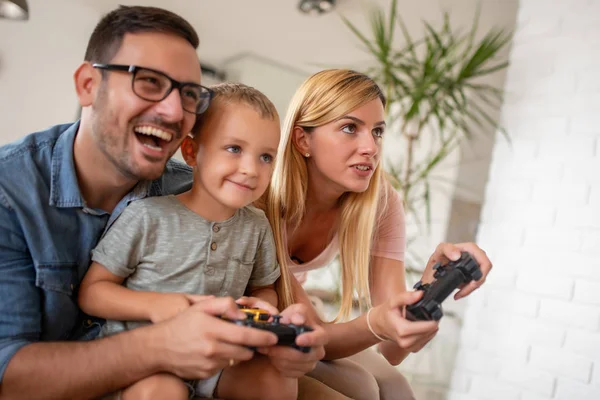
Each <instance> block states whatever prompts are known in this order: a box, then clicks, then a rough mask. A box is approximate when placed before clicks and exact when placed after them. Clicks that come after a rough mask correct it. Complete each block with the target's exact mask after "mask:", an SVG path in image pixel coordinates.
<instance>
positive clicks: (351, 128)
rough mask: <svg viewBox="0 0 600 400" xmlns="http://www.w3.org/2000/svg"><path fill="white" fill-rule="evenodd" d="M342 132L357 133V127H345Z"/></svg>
mask: <svg viewBox="0 0 600 400" xmlns="http://www.w3.org/2000/svg"><path fill="white" fill-rule="evenodd" d="M342 132H344V133H355V132H356V125H354V124H348V125H344V126H343V127H342Z"/></svg>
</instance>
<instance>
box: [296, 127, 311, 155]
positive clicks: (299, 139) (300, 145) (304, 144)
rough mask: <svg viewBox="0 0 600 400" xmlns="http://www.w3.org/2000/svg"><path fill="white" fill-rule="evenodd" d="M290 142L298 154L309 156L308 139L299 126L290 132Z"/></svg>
mask: <svg viewBox="0 0 600 400" xmlns="http://www.w3.org/2000/svg"><path fill="white" fill-rule="evenodd" d="M292 141H293V143H294V147H295V148H296V150H298V151H299V152H300V154H306V153H309V154H310V143H309V142H310V137H309V135H308V133H307V132H306V131H305V130H304V129H303V128H301V127H299V126H295V127H294V129H293V130H292Z"/></svg>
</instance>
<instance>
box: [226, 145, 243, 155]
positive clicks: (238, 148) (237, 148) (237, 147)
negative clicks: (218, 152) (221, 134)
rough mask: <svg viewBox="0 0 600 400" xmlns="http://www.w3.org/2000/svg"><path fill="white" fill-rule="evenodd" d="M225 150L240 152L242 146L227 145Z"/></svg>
mask: <svg viewBox="0 0 600 400" xmlns="http://www.w3.org/2000/svg"><path fill="white" fill-rule="evenodd" d="M226 150H227V151H228V152H230V153H234V154H237V153H240V152H241V151H242V148H241V147H240V146H227V148H226Z"/></svg>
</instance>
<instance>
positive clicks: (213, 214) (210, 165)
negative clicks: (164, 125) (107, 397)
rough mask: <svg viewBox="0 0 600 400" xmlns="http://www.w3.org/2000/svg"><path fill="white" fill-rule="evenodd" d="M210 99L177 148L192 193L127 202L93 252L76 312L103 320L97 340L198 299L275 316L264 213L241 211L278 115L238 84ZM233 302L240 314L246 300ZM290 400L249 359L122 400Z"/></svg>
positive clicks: (139, 388) (271, 143) (259, 177)
mask: <svg viewBox="0 0 600 400" xmlns="http://www.w3.org/2000/svg"><path fill="white" fill-rule="evenodd" d="M212 90H213V92H214V99H213V101H212V103H211V106H210V108H209V109H208V110H207V111H206V113H205V114H203V115H202V116H201V117H199V120H198V123H197V124H196V126H195V127H194V131H193V135H194V137H193V138H192V137H188V138H186V139H185V140H184V142H183V144H182V145H181V151H182V154H183V157H184V159H185V161H186V163H187V164H188V165H190V166H192V167H193V168H194V181H193V185H192V188H191V190H190V191H188V192H185V193H182V194H180V195H178V196H164V197H154V198H148V199H144V200H140V201H136V202H133V203H132V204H131V205H129V206H128V207H127V208H126V210H125V211H124V212H123V214H122V215H121V216H120V217H119V219H118V220H117V221H116V222H115V223H114V225H113V227H112V228H111V229H110V230H109V231H108V232H107V233H106V235H105V236H104V237H103V238H102V239H101V241H100V243H99V244H98V246H97V247H96V248H95V249H94V251H93V254H92V261H93V262H92V265H91V267H90V269H89V271H88V273H87V274H86V276H85V278H84V280H83V282H82V284H81V287H80V292H79V303H80V306H81V309H82V310H83V311H85V312H86V313H88V314H90V315H96V316H98V317H102V318H106V319H107V320H108V321H107V323H106V325H105V326H104V327H103V330H102V335H112V334H115V333H118V332H121V331H124V330H129V329H134V328H136V327H139V326H142V325H146V324H150V323H158V322H160V321H164V320H166V319H169V318H171V317H173V316H175V315H176V314H178V313H179V312H181V311H183V310H184V309H186V308H188V307H190V306H191V304H193V303H194V302H195V301H198V300H200V299H201V298H202V297H201V296H198V295H215V296H231V297H233V298H236V299H237V298H240V297H241V296H243V295H244V294H248V295H250V296H252V297H254V298H256V299H255V300H252V301H250V302H251V303H252V304H251V305H257V306H260V307H261V308H266V309H267V310H268V311H270V312H272V313H277V309H276V307H277V293H276V292H275V289H274V285H273V284H274V282H275V281H276V280H277V278H278V277H279V275H280V271H279V267H278V265H277V261H276V255H275V246H274V241H273V235H272V232H271V228H270V226H269V223H268V221H267V218H266V217H265V215H264V213H263V212H262V211H260V210H258V209H256V208H254V207H251V206H250V205H251V204H252V203H253V202H254V201H256V200H257V199H258V198H259V197H260V196H261V195H262V194H263V193H264V191H265V190H266V188H267V186H268V184H269V181H270V178H271V173H272V168H273V161H274V159H275V156H276V154H277V146H278V144H279V134H280V129H279V118H278V115H277V111H276V110H275V107H274V106H273V104H272V103H271V102H270V101H269V100H268V99H267V98H266V96H265V95H263V94H262V93H260V92H259V91H257V90H255V89H253V88H251V87H248V86H245V85H241V84H231V83H227V84H220V85H216V86H214V87H213V88H212ZM159 133H160V132H159ZM154 134H155V135H156V132H154ZM242 302H244V303H245V304H247V305H249V304H248V303H249V301H248V299H245V300H243V301H242ZM174 334H176V332H175V333H174ZM259 382H260V384H258V383H259ZM296 393H297V383H296V380H295V379H292V378H287V377H283V376H282V375H280V373H279V372H278V371H277V370H276V369H275V368H274V367H273V366H272V365H271V364H270V362H269V361H268V359H267V358H264V357H262V356H259V355H256V356H255V357H254V358H253V359H252V360H250V361H247V362H242V363H241V364H239V365H234V361H233V360H232V361H231V362H230V367H229V368H225V369H224V370H222V371H221V373H219V374H217V375H215V376H213V377H211V378H209V379H205V380H201V381H196V382H184V381H183V380H182V379H180V378H179V377H176V376H174V375H170V374H167V373H157V374H155V375H152V376H150V377H148V378H145V379H142V380H141V381H138V382H137V383H135V384H133V385H132V386H130V387H128V388H126V389H124V390H123V391H122V393H121V398H122V399H123V400H127V399H134V398H135V399H139V398H169V399H187V398H188V396H190V395H191V396H194V395H195V396H200V397H212V396H218V397H223V398H227V399H237V398H246V399H247V398H268V397H273V396H275V397H277V398H284V397H289V398H296Z"/></svg>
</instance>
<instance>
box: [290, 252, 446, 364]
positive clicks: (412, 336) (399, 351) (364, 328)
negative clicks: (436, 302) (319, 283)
mask: <svg viewBox="0 0 600 400" xmlns="http://www.w3.org/2000/svg"><path fill="white" fill-rule="evenodd" d="M300 289H302V288H301V287H300ZM304 296H305V297H306V294H304ZM419 298H420V293H414V292H407V291H406V286H405V278H404V265H403V263H402V262H401V261H397V260H392V259H388V258H383V257H372V262H371V301H372V303H373V306H374V307H373V310H372V311H371V313H370V315H369V318H370V323H371V328H372V329H373V330H374V331H375V333H376V334H377V335H378V336H380V337H384V338H386V339H389V340H386V341H385V342H382V343H381V344H380V346H381V347H380V349H381V351H382V354H383V355H384V356H385V357H386V358H387V359H388V361H389V362H390V363H392V364H394V365H395V364H398V363H400V362H401V361H402V360H403V359H404V358H405V357H406V356H407V355H408V353H409V352H414V351H418V350H420V349H421V348H422V347H423V346H424V345H425V344H426V343H427V342H428V341H429V340H431V338H432V337H433V336H434V335H435V333H436V332H437V327H438V324H437V322H431V321H427V322H423V321H419V322H412V321H407V320H406V319H404V318H403V317H402V308H403V306H405V305H408V304H412V303H414V302H415V301H417V300H418V299H419ZM306 301H308V297H306ZM325 329H326V331H327V333H328V335H329V344H328V345H327V346H326V347H325V351H326V355H325V359H328V360H333V359H338V358H344V357H348V356H351V355H353V354H356V353H358V352H360V351H362V350H364V349H366V348H368V347H371V346H372V345H374V344H376V343H380V342H381V340H379V339H378V338H377V337H376V336H375V335H374V334H373V332H371V330H370V329H369V326H368V324H367V314H366V313H365V314H362V315H361V316H359V317H358V318H356V319H354V320H352V321H349V322H342V323H337V324H326V326H325Z"/></svg>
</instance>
